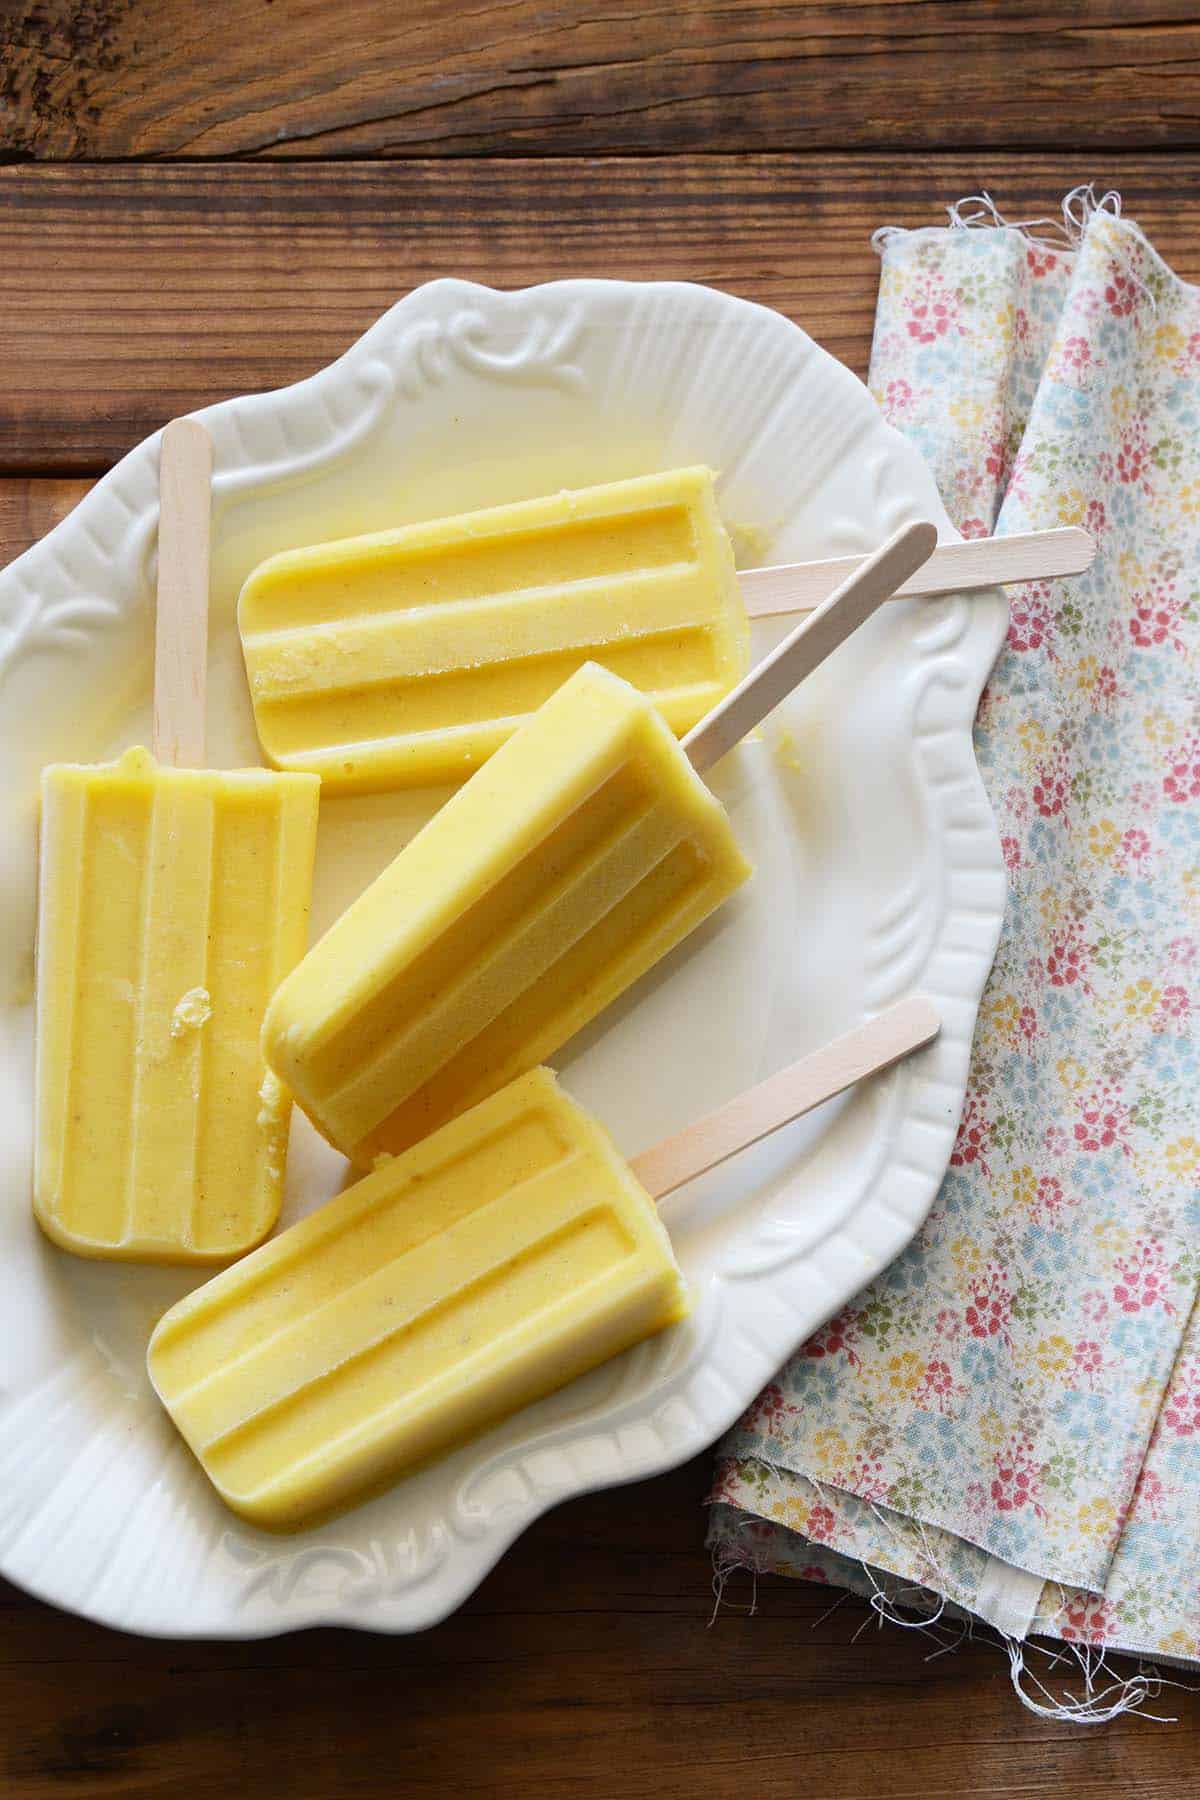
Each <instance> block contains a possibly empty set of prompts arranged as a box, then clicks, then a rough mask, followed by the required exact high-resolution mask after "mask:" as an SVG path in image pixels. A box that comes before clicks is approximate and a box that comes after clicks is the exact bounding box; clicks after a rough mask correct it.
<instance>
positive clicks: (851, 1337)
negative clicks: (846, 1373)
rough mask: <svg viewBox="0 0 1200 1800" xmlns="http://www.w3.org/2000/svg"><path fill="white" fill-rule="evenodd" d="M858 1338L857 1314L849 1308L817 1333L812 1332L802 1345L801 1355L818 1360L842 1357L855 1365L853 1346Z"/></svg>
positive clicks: (828, 1321) (830, 1320)
mask: <svg viewBox="0 0 1200 1800" xmlns="http://www.w3.org/2000/svg"><path fill="white" fill-rule="evenodd" d="M857 1338H858V1314H857V1313H856V1312H853V1311H852V1310H851V1309H850V1308H849V1307H845V1308H843V1310H842V1311H841V1312H839V1313H835V1314H834V1315H833V1317H832V1319H829V1320H827V1321H826V1323H825V1324H824V1325H822V1326H821V1328H820V1330H819V1331H814V1332H813V1335H812V1336H811V1337H810V1338H809V1340H808V1342H807V1343H806V1344H805V1345H804V1351H803V1354H804V1355H805V1356H811V1357H813V1358H814V1360H819V1359H820V1358H821V1357H823V1356H842V1355H844V1356H845V1358H846V1361H847V1362H848V1363H850V1364H851V1366H853V1365H855V1364H856V1363H857V1362H858V1357H857V1355H856V1354H855V1350H854V1345H855V1342H856V1341H857Z"/></svg>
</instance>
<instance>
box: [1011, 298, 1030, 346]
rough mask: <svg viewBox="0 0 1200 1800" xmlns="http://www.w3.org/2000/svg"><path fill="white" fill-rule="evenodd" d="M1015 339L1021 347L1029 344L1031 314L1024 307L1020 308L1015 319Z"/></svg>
mask: <svg viewBox="0 0 1200 1800" xmlns="http://www.w3.org/2000/svg"><path fill="white" fill-rule="evenodd" d="M1013 337H1014V338H1015V340H1016V342H1017V343H1018V344H1021V345H1025V344H1027V343H1028V342H1029V314H1028V313H1027V312H1026V311H1025V308H1024V307H1023V306H1018V308H1017V312H1016V317H1015V318H1014V319H1013Z"/></svg>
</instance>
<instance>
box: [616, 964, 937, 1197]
mask: <svg viewBox="0 0 1200 1800" xmlns="http://www.w3.org/2000/svg"><path fill="white" fill-rule="evenodd" d="M941 1028H942V1021H941V1019H940V1017H939V1016H938V1011H937V1008H936V1007H935V1006H934V1005H933V1004H932V1002H931V1001H929V1000H926V999H923V998H922V997H921V996H919V995H918V996H916V997H914V998H913V999H911V1000H902V1001H901V1002H900V1003H899V1005H897V1006H892V1007H889V1008H888V1010H887V1012H885V1013H881V1014H880V1015H879V1017H878V1018H877V1019H871V1020H869V1021H868V1023H867V1024H866V1025H859V1026H857V1027H856V1028H855V1029H854V1030H853V1031H847V1032H846V1033H845V1034H844V1035H843V1036H842V1037H839V1038H834V1040H833V1042H832V1043H830V1044H826V1045H825V1046H824V1048H823V1049H820V1050H816V1051H814V1052H813V1054H812V1055H811V1056H804V1057H802V1058H801V1059H800V1061H799V1062H795V1063H793V1064H792V1065H791V1067H790V1068H787V1069H781V1070H780V1072H779V1074H778V1075H772V1076H770V1077H768V1079H767V1080H766V1081H762V1082H760V1083H759V1084H758V1086H757V1087H752V1088H748V1089H747V1091H746V1092H745V1093H744V1094H739V1095H738V1096H737V1098H736V1099H735V1100H731V1101H730V1102H729V1104H728V1105H727V1106H722V1107H719V1108H718V1110H717V1111H716V1112H713V1113H709V1115H708V1117H707V1118H704V1119H697V1120H696V1122H695V1124H693V1125H689V1126H688V1127H687V1128H686V1130H684V1131H681V1132H679V1133H678V1135H677V1136H675V1137H671V1138H666V1139H665V1140H664V1141H663V1142H662V1143H661V1144H656V1145H655V1146H654V1148H653V1149H652V1150H644V1151H643V1152H642V1154H641V1155H640V1156H635V1157H634V1158H633V1161H632V1162H631V1163H630V1168H631V1169H632V1170H633V1172H634V1174H635V1175H636V1176H637V1178H638V1180H639V1181H640V1182H641V1184H642V1186H643V1187H644V1188H645V1189H646V1191H647V1192H648V1193H649V1194H650V1195H651V1197H652V1198H653V1199H655V1200H661V1199H663V1197H664V1196H665V1195H667V1194H671V1193H674V1191H675V1189H676V1188H679V1187H682V1186H683V1185H684V1183H685V1182H688V1181H693V1180H694V1179H695V1177H696V1176H697V1175H703V1174H704V1173H705V1171H706V1170H707V1169H715V1168H716V1167H717V1165H718V1163H723V1162H725V1161H726V1159H727V1158H728V1157H731V1156H736V1154H737V1153H738V1151H739V1150H745V1149H747V1148H748V1147H749V1146H750V1145H751V1144H757V1143H758V1141H759V1139H760V1138H764V1137H767V1136H768V1135H769V1134H770V1133H771V1132H772V1131H778V1129H779V1128H780V1126H781V1125H789V1124H790V1123H791V1122H792V1120H793V1119H799V1118H801V1117H802V1116H803V1115H804V1114H805V1113H806V1112H811V1111H812V1109H813V1107H814V1106H820V1105H821V1104H822V1102H824V1101H826V1100H832V1098H833V1096H834V1095H835V1094H840V1093H842V1092H843V1090H844V1089H846V1088H848V1087H853V1085H854V1083H855V1082H856V1081H862V1080H863V1079H864V1078H865V1077H866V1076H868V1075H875V1074H878V1072H879V1071H880V1070H881V1069H888V1068H890V1067H891V1066H892V1064H893V1063H895V1062H899V1061H900V1059H901V1057H904V1056H908V1055H909V1054H910V1052H912V1051H913V1050H919V1049H921V1047H922V1046H923V1045H924V1044H929V1043H932V1041H933V1039H934V1038H935V1037H936V1036H937V1034H938V1032H939V1031H940V1030H941Z"/></svg>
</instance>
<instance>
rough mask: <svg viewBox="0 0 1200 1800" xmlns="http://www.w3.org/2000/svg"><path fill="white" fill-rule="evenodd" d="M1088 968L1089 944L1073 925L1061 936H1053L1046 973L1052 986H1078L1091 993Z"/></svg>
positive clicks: (1084, 991)
mask: <svg viewBox="0 0 1200 1800" xmlns="http://www.w3.org/2000/svg"><path fill="white" fill-rule="evenodd" d="M1087 968H1088V960H1087V945H1086V944H1085V943H1084V941H1083V939H1082V937H1081V936H1080V935H1079V932H1078V930H1077V929H1076V928H1075V927H1074V926H1073V925H1071V926H1068V927H1067V930H1066V931H1065V932H1064V933H1062V934H1061V935H1060V936H1058V937H1054V938H1051V940H1050V954H1049V955H1048V956H1047V958H1046V973H1047V975H1048V976H1049V977H1050V985H1051V986H1052V987H1058V988H1070V987H1078V988H1079V989H1081V991H1082V992H1083V993H1085V994H1087V993H1090V992H1091V989H1090V987H1089V985H1088V979H1087Z"/></svg>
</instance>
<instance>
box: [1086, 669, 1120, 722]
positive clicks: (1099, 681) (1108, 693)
mask: <svg viewBox="0 0 1200 1800" xmlns="http://www.w3.org/2000/svg"><path fill="white" fill-rule="evenodd" d="M1092 691H1093V693H1094V694H1095V696H1096V704H1097V706H1099V707H1100V708H1101V709H1102V710H1103V711H1104V712H1106V713H1111V712H1112V711H1113V708H1114V707H1115V706H1116V703H1117V700H1118V699H1119V697H1120V693H1121V690H1120V687H1119V686H1118V683H1117V671H1116V670H1115V669H1114V668H1113V666H1112V664H1111V663H1101V664H1100V667H1099V668H1098V669H1097V670H1096V685H1095V687H1094V688H1093V690H1092Z"/></svg>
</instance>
